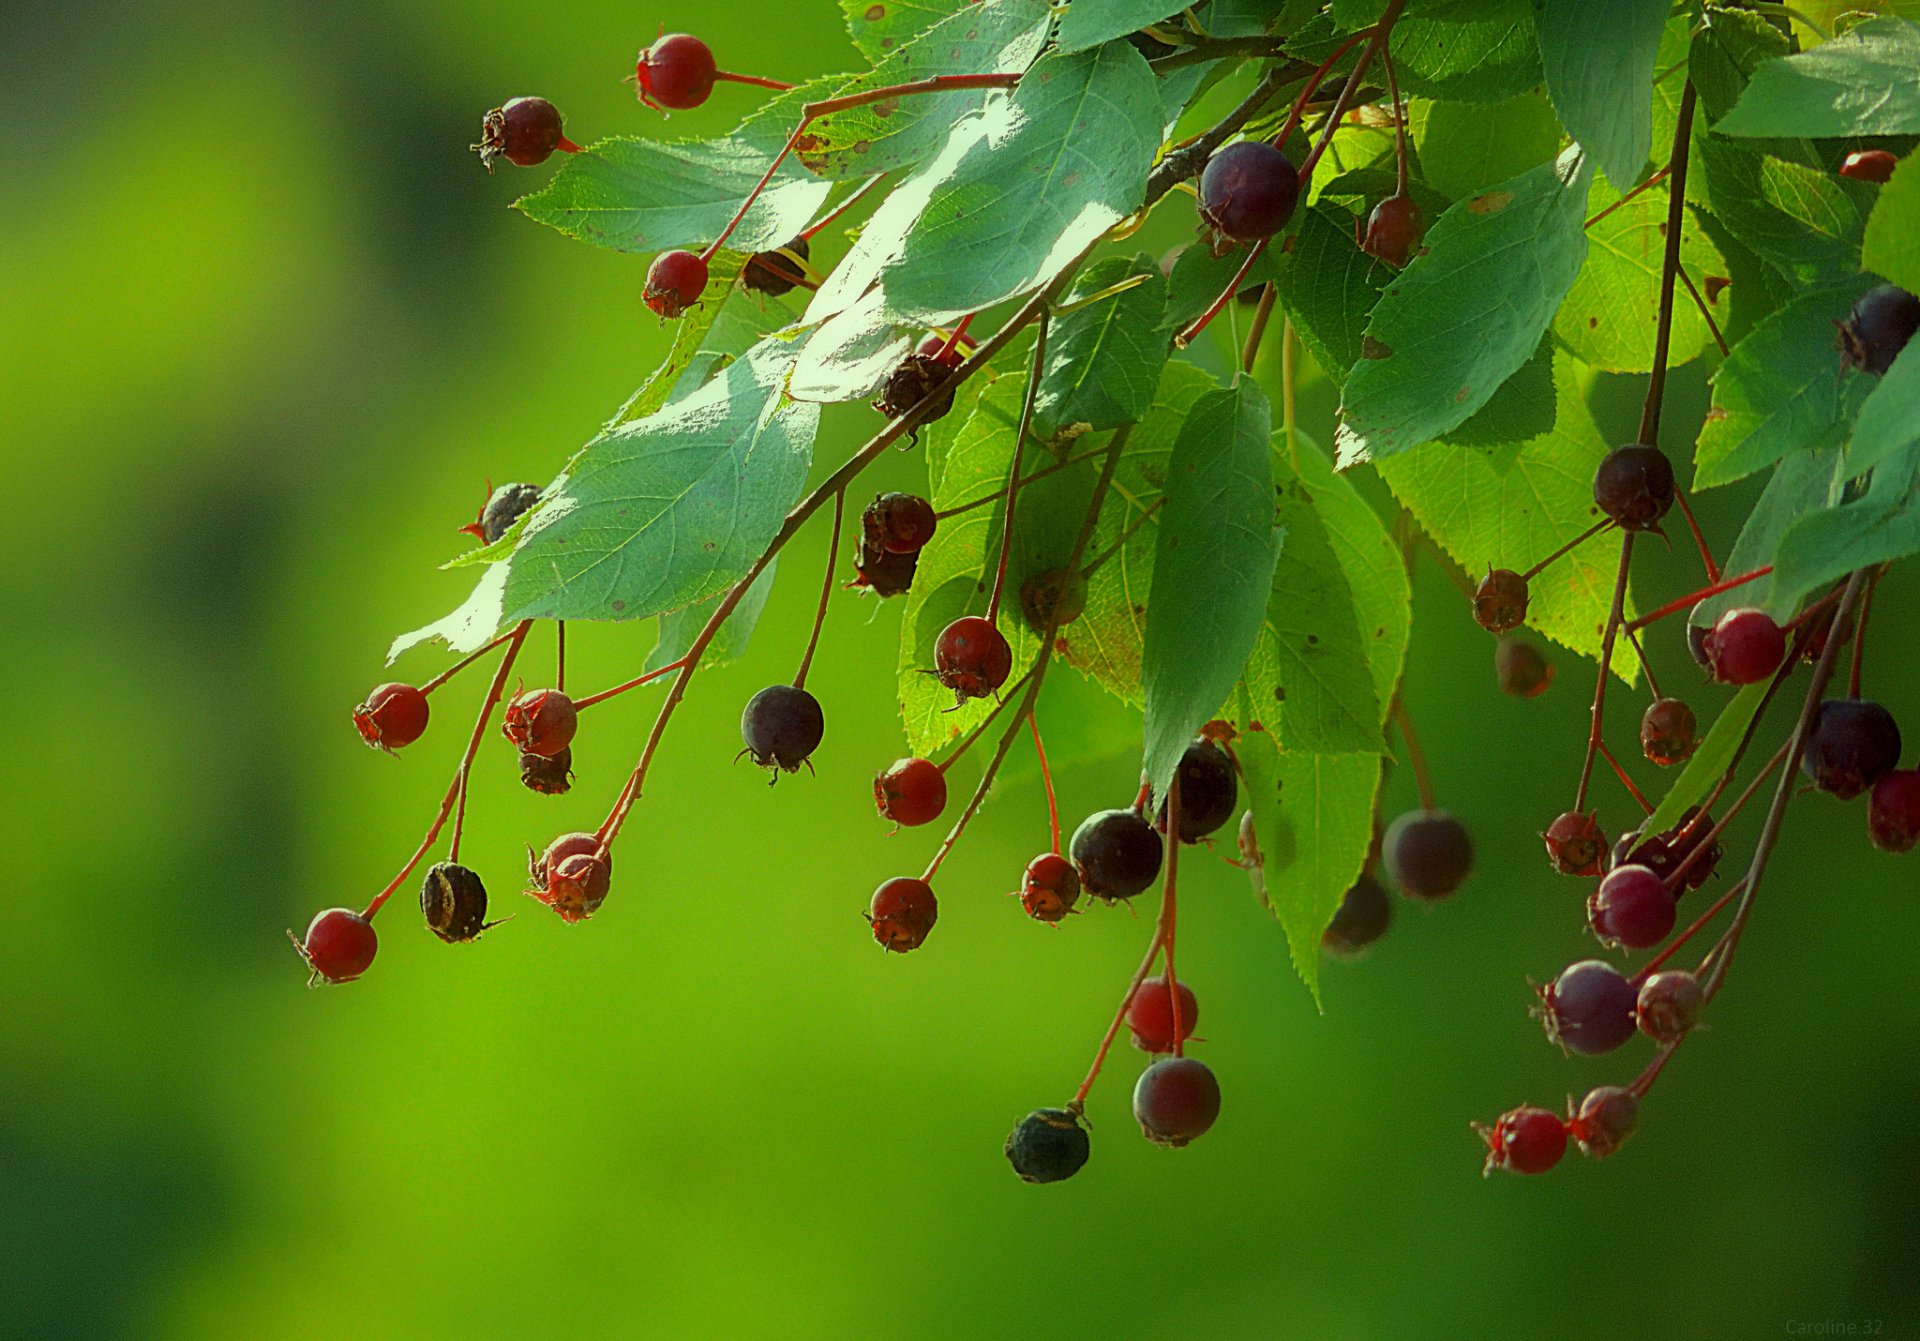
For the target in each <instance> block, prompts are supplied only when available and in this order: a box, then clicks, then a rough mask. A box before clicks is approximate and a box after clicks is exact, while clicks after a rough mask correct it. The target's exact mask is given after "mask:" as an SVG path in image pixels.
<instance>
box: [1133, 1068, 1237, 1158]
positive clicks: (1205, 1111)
mask: <svg viewBox="0 0 1920 1341" xmlns="http://www.w3.org/2000/svg"><path fill="white" fill-rule="evenodd" d="M1133 1116H1134V1118H1135V1120H1137V1121H1138V1122H1139V1123H1140V1134H1141V1135H1142V1136H1145V1137H1146V1138H1147V1139H1148V1140H1149V1141H1152V1142H1153V1143H1154V1144H1156V1145H1165V1146H1174V1147H1176V1148H1177V1147H1179V1146H1183V1145H1185V1144H1186V1143H1187V1142H1189V1141H1191V1140H1193V1139H1194V1138H1195V1137H1196V1136H1204V1135H1205V1134H1206V1132H1207V1129H1208V1128H1210V1127H1212V1126H1213V1124H1214V1121H1215V1119H1217V1118H1218V1117H1219V1116H1220V1082H1219V1081H1218V1080H1216V1079H1214V1075H1213V1072H1212V1071H1211V1070H1210V1069H1209V1068H1208V1067H1207V1065H1206V1063H1204V1062H1197V1061H1195V1060H1194V1059H1193V1058H1191V1057H1166V1058H1162V1059H1161V1060H1160V1061H1157V1062H1155V1063H1154V1064H1153V1065H1152V1066H1149V1067H1148V1068H1147V1069H1146V1070H1144V1071H1142V1072H1141V1073H1140V1079H1139V1080H1138V1081H1136V1082H1135V1083H1134V1086H1133Z"/></svg>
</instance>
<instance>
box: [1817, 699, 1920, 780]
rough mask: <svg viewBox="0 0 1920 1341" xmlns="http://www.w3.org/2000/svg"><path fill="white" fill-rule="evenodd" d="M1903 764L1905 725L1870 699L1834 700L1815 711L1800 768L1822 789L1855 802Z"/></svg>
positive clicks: (1828, 701) (1829, 700)
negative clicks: (1901, 736)
mask: <svg viewBox="0 0 1920 1341" xmlns="http://www.w3.org/2000/svg"><path fill="white" fill-rule="evenodd" d="M1899 762H1900V726H1899V724H1898V723H1897V722H1895V721H1894V720H1893V714H1892V713H1890V712H1888V711H1887V710H1886V709H1885V708H1883V707H1881V706H1880V705H1879V704H1878V703H1875V702H1874V701H1873V700H1872V699H1865V698H1834V699H1828V700H1827V701H1826V702H1825V703H1822V704H1821V705H1820V706H1819V708H1818V709H1816V710H1815V712H1814V715H1813V725H1812V727H1811V728H1810V729H1809V730H1808V732H1807V745H1806V749H1805V751H1804V752H1803V753H1802V754H1801V755H1800V771H1801V772H1803V773H1805V774H1806V775H1807V777H1808V778H1809V779H1810V780H1811V781H1812V782H1813V785H1814V786H1816V787H1818V788H1819V789H1820V790H1821V791H1823V792H1830V793H1832V794H1833V795H1835V796H1837V797H1839V798H1840V799H1841V800H1842V801H1851V800H1852V799H1853V798H1854V797H1856V796H1858V795H1859V794H1860V793H1861V792H1863V791H1865V790H1866V789H1867V788H1869V787H1871V786H1873V784H1874V783H1876V782H1878V781H1879V780H1880V778H1881V776H1882V775H1883V774H1885V773H1887V772H1889V771H1891V770H1892V769H1893V768H1894V766H1895V765H1897V764H1898V763H1899Z"/></svg>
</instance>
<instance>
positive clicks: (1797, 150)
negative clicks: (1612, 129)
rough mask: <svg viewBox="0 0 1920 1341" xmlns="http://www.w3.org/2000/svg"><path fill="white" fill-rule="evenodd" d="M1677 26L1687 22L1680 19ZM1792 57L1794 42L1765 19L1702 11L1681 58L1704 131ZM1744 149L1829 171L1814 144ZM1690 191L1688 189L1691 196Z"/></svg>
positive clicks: (1767, 143) (1771, 143)
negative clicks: (1759, 75)
mask: <svg viewBox="0 0 1920 1341" xmlns="http://www.w3.org/2000/svg"><path fill="white" fill-rule="evenodd" d="M1681 21H1682V22H1684V21H1685V16H1684V15H1683V16H1681ZM1792 51H1793V42H1792V40H1791V39H1790V38H1789V37H1788V36H1787V34H1786V33H1784V32H1782V31H1781V30H1780V29H1779V28H1777V27H1775V26H1774V23H1773V21H1770V20H1769V19H1767V18H1766V17H1765V16H1764V15H1761V14H1754V13H1751V12H1749V11H1747V10H1744V9H1720V8H1712V7H1710V8H1708V9H1706V10H1705V12H1704V22H1703V23H1702V24H1701V26H1700V28H1699V29H1698V31H1696V32H1695V33H1694V34H1693V37H1692V40H1691V42H1690V43H1689V45H1688V48H1687V50H1686V52H1685V53H1684V55H1685V57H1686V63H1687V74H1688V75H1689V76H1690V77H1691V78H1692V80H1693V83H1694V87H1695V89H1696V91H1697V92H1698V93H1699V95H1700V105H1699V111H1700V116H1701V119H1702V120H1704V121H1705V123H1706V124H1708V125H1711V124H1713V123H1714V122H1717V121H1718V120H1719V119H1720V118H1721V117H1723V116H1725V115H1726V114H1727V113H1728V112H1729V111H1731V110H1732V109H1733V105H1734V104H1735V103H1737V102H1739V101H1740V95H1741V94H1742V93H1744V92H1745V91H1746V88H1747V82H1748V80H1750V79H1751V78H1752V77H1753V72H1754V71H1755V70H1758V69H1759V68H1760V67H1761V66H1762V65H1764V64H1765V63H1767V62H1768V61H1774V60H1779V59H1780V58H1781V57H1783V56H1787V55H1790V54H1791V53H1792ZM1661 59H1662V60H1663V61H1664V62H1665V63H1666V64H1668V65H1670V64H1672V63H1673V62H1674V61H1675V60H1677V59H1679V57H1676V56H1674V55H1672V53H1670V52H1663V53H1662V55H1661ZM1667 82H1668V84H1677V83H1678V82H1679V81H1677V80H1671V79H1670V80H1668V81H1667ZM1669 124H1671V123H1669ZM1670 134H1671V132H1669V135H1670ZM1699 136H1700V130H1699V128H1698V127H1696V130H1695V138H1696V140H1697V139H1698V138H1699ZM1742 147H1744V148H1747V149H1751V150H1753V151H1754V152H1756V153H1762V154H1772V155H1773V156H1774V157H1776V158H1783V159H1786V160H1787V161H1788V162H1791V163H1798V164H1800V165H1802V166H1803V167H1811V168H1823V167H1826V166H1828V164H1827V161H1826V159H1825V158H1824V157H1823V156H1822V154H1821V151H1820V150H1819V149H1818V148H1817V147H1816V146H1815V145H1814V143H1813V141H1811V140H1808V139H1804V138H1801V137H1794V138H1780V139H1759V140H1747V141H1746V142H1745V143H1744V145H1743V146H1742ZM1698 179H1699V174H1697V173H1696V174H1695V181H1698ZM1692 189H1693V188H1692V187H1689V190H1692Z"/></svg>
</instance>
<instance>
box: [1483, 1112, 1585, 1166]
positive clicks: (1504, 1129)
mask: <svg viewBox="0 0 1920 1341" xmlns="http://www.w3.org/2000/svg"><path fill="white" fill-rule="evenodd" d="M1480 1134H1481V1135H1482V1136H1484V1137H1485V1138H1486V1141H1487V1163H1486V1167H1485V1169H1484V1170H1483V1172H1485V1173H1488V1174H1491V1173H1492V1172H1493V1171H1494V1170H1495V1169H1505V1170H1507V1171H1508V1172H1509V1173H1545V1172H1546V1171H1547V1170H1548V1169H1551V1168H1552V1167H1553V1166H1554V1165H1556V1164H1558V1163H1559V1162H1560V1157H1561V1156H1562V1155H1564V1154H1566V1153H1567V1124H1566V1123H1565V1122H1563V1121H1561V1119H1560V1115H1559V1114H1558V1113H1550V1112H1548V1111H1547V1110H1546V1109H1544V1108H1532V1107H1528V1108H1516V1109H1513V1110H1512V1111H1511V1112H1507V1113H1502V1114H1501V1115H1500V1120H1499V1121H1498V1122H1495V1123H1494V1124H1493V1128H1492V1130H1491V1131H1489V1130H1488V1129H1487V1128H1485V1127H1481V1128H1480Z"/></svg>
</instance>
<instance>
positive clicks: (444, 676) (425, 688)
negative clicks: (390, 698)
mask: <svg viewBox="0 0 1920 1341" xmlns="http://www.w3.org/2000/svg"><path fill="white" fill-rule="evenodd" d="M511 637H513V631H512V630H511V629H509V630H508V631H507V632H505V633H503V634H501V635H500V636H499V637H498V638H495V639H494V640H493V641H492V642H490V643H488V644H487V645H486V646H485V647H482V648H480V649H479V650H478V651H475V652H469V653H467V654H466V655H465V656H463V657H461V658H460V659H459V660H458V661H456V662H454V663H453V664H452V665H451V666H449V667H447V668H446V669H445V670H443V671H441V672H440V673H439V674H438V675H436V676H434V677H433V678H432V679H431V680H428V681H427V682H426V683H425V684H423V685H421V686H420V692H421V693H422V694H431V693H432V692H433V691H434V690H436V689H438V688H439V687H440V686H441V685H443V684H445V683H446V682H447V681H448V680H451V679H452V678H453V677H454V676H456V675H458V674H459V673H460V672H461V671H463V670H465V669H466V668H467V667H469V666H471V665H472V664H473V663H474V662H476V661H478V660H479V659H480V658H481V657H483V656H485V655H486V654H487V653H489V652H491V651H492V650H493V649H494V648H496V647H498V646H499V645H500V644H501V643H504V642H506V641H507V639H509V638H511Z"/></svg>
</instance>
